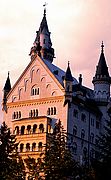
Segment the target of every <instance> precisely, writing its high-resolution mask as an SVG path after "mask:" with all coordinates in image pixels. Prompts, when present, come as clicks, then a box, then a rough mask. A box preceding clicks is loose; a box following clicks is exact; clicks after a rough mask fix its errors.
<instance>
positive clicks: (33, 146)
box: [32, 143, 36, 151]
mask: <svg viewBox="0 0 111 180" xmlns="http://www.w3.org/2000/svg"><path fill="white" fill-rule="evenodd" d="M35 150H36V143H33V144H32V151H35Z"/></svg>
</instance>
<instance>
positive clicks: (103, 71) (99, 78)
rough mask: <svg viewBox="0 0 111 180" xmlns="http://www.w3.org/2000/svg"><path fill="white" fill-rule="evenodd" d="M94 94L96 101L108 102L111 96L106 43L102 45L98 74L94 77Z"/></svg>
mask: <svg viewBox="0 0 111 180" xmlns="http://www.w3.org/2000/svg"><path fill="white" fill-rule="evenodd" d="M92 83H93V84H94V96H95V100H96V101H104V102H107V101H108V100H109V97H110V84H111V77H110V76H109V72H108V67H107V64H106V60H105V56H104V45H103V42H102V45H101V54H100V59H99V63H98V65H97V67H96V74H95V76H94V77H93V81H92Z"/></svg>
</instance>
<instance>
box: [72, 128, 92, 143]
mask: <svg viewBox="0 0 111 180" xmlns="http://www.w3.org/2000/svg"><path fill="white" fill-rule="evenodd" d="M73 135H74V136H77V126H74V127H73ZM84 138H85V130H84V129H82V130H81V139H84ZM90 142H91V143H94V134H93V133H91V134H90Z"/></svg>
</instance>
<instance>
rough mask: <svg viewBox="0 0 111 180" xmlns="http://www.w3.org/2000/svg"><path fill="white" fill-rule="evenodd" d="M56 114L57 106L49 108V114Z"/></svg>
mask: <svg viewBox="0 0 111 180" xmlns="http://www.w3.org/2000/svg"><path fill="white" fill-rule="evenodd" d="M55 114H56V107H51V108H48V110H47V115H55Z"/></svg>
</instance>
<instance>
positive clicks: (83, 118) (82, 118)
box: [81, 113, 86, 122]
mask: <svg viewBox="0 0 111 180" xmlns="http://www.w3.org/2000/svg"><path fill="white" fill-rule="evenodd" d="M81 120H82V121H84V122H86V115H85V114H84V113H82V115H81Z"/></svg>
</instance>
